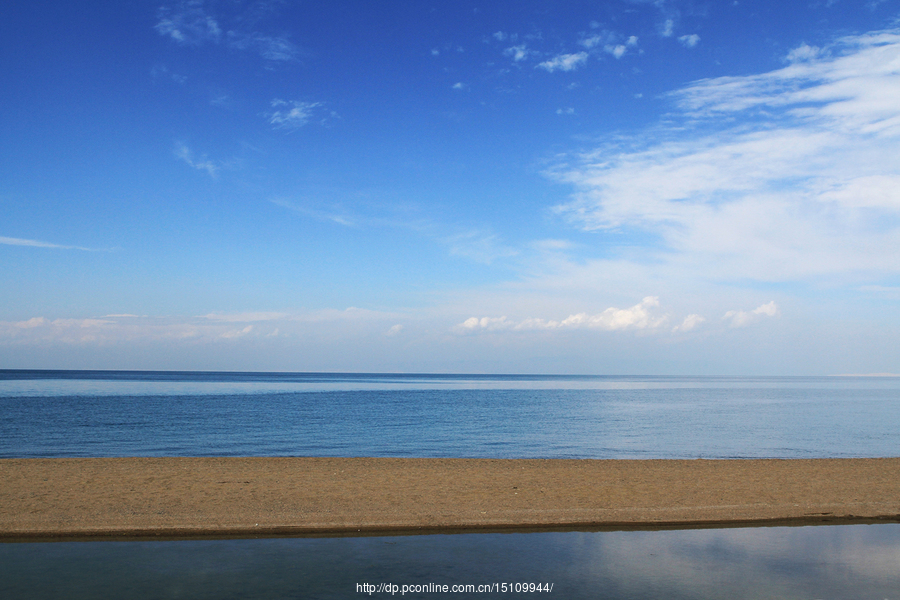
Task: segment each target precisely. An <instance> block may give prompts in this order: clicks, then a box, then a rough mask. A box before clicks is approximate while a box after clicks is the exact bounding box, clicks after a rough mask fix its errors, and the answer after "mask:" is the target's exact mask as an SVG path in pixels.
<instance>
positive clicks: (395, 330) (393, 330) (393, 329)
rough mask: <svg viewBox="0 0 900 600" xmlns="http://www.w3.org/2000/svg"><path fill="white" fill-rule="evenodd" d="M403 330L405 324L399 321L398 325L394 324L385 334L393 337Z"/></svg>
mask: <svg viewBox="0 0 900 600" xmlns="http://www.w3.org/2000/svg"><path fill="white" fill-rule="evenodd" d="M401 331H403V325H401V324H400V323H397V324H396V325H392V326H391V328H390V329H388V330H387V332H386V333H385V335H386V336H390V337H393V336H395V335H398V334H399V333H400V332H401Z"/></svg>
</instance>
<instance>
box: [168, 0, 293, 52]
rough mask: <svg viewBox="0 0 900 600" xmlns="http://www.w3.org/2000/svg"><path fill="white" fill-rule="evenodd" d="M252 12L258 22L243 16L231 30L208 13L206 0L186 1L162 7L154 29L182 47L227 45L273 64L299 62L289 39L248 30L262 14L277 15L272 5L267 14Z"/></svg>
mask: <svg viewBox="0 0 900 600" xmlns="http://www.w3.org/2000/svg"><path fill="white" fill-rule="evenodd" d="M249 11H250V12H255V13H257V14H256V15H255V17H254V18H246V17H247V15H240V16H239V17H238V18H237V19H234V20H235V23H234V25H235V26H234V28H227V27H225V26H224V25H222V24H221V19H218V18H216V17H215V16H214V15H213V14H212V13H211V11H210V10H208V9H207V7H206V6H205V4H204V2H203V0H186V1H182V2H179V3H176V4H173V5H170V6H163V7H161V8H160V9H159V11H158V12H157V23H156V25H155V26H154V29H156V31H157V32H158V33H159V34H160V35H162V36H165V37H168V38H171V39H173V40H175V42H177V43H179V44H182V45H187V46H199V45H202V44H205V43H211V44H223V45H224V46H226V47H228V48H233V49H235V50H247V51H251V52H255V53H257V54H259V55H260V56H261V57H262V58H264V59H266V60H270V61H293V60H297V59H298V58H299V56H300V50H299V49H298V48H297V46H296V45H294V44H293V43H292V42H291V41H290V40H289V39H288V38H287V37H286V36H284V35H268V34H265V33H262V32H259V31H248V30H247V29H245V27H246V24H247V23H254V24H255V23H256V22H257V21H259V16H260V14H262V13H267V16H271V14H269V13H272V12H273V11H272V5H269V6H268V7H267V8H266V9H265V10H259V7H258V6H255V7H251V8H250V9H249ZM223 28H226V29H227V31H225V30H223Z"/></svg>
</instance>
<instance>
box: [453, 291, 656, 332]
mask: <svg viewBox="0 0 900 600" xmlns="http://www.w3.org/2000/svg"><path fill="white" fill-rule="evenodd" d="M657 308H659V298H657V297H655V296H647V297H646V298H644V299H643V300H641V301H640V302H639V303H638V304H635V305H634V306H632V307H631V308H615V307H610V308H607V309H606V310H604V311H603V312H601V313H598V314H594V315H591V314H588V313H577V314H573V315H569V316H568V317H566V318H565V319H562V320H559V321H556V320H545V319H538V318H527V319H523V320H520V321H515V320H511V319H509V318H507V317H506V316H502V317H480V318H479V317H470V318H468V319H466V320H465V321H463V322H462V323H460V324H459V325H457V326H456V327H455V328H454V329H455V331H457V332H459V333H478V332H486V331H507V330H514V331H523V330H549V329H599V330H602V331H616V330H625V329H657V328H659V327H661V326H663V325H665V323H666V322H667V321H668V316H667V315H657V314H654V313H655V309H657Z"/></svg>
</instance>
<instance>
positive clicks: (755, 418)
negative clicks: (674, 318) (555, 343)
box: [0, 371, 900, 600]
mask: <svg viewBox="0 0 900 600" xmlns="http://www.w3.org/2000/svg"><path fill="white" fill-rule="evenodd" d="M898 423H900V378H843V377H821V378H800V377H797V378H791V377H779V378H687V377H685V378H680V377H562V376H560V377H555V376H492V375H484V376H446V375H391V376H384V375H341V374H270V373H128V372H72V371H66V372H36V371H0V457H6V458H9V457H52V456H177V455H196V456H203V455H232V456H235V455H257V456H267V455H268V456H292V455H294V456H296V455H305V456H459V457H465V456H471V457H491V458H505V457H510V458H513V457H566V458H692V457H698V456H702V457H704V458H735V457H781V458H815V457H845V456H861V457H867V456H868V457H880V456H898V455H900V443H898V442H900V437H898V435H897V433H896V431H897V425H898ZM429 583H432V584H439V585H447V586H453V585H469V584H471V585H475V586H478V585H483V586H484V585H487V586H490V585H494V584H496V586H497V587H496V588H494V589H495V590H496V589H497V588H499V586H500V585H502V584H503V583H507V584H511V585H512V588H511V589H512V590H513V591H511V592H506V593H503V592H502V591H491V592H483V593H467V592H463V593H452V592H450V591H448V592H447V593H438V592H434V593H407V594H405V595H401V591H402V588H401V587H400V586H403V585H423V584H429ZM517 583H518V584H522V583H526V584H527V583H533V584H542V585H545V584H552V585H553V588H552V591H549V592H545V591H542V592H522V593H516V592H515V585H516V584H517ZM363 584H372V585H373V586H378V585H379V584H392V585H397V586H398V588H397V591H396V592H395V593H394V594H393V596H394V597H404V598H435V597H445V596H446V597H453V598H472V597H477V598H490V597H522V596H528V597H531V596H537V597H553V598H565V599H569V598H576V599H578V598H609V599H625V598H628V599H631V598H635V599H638V598H640V599H645V598H646V599H677V598H697V599H700V598H703V599H707V598H709V599H712V598H728V599H743V598H747V599H750V598H798V599H808V600H813V599H816V598H821V599H823V600H825V599H872V600H883V599H892V600H900V524H883V525H853V526H827V527H826V526H820V527H771V528H734V529H698V530H679V531H675V530H666V531H626V532H612V531H606V532H544V533H507V534H460V535H426V536H395V537H363V538H278V539H244V540H196V541H146V542H144V541H141V542H134V541H130V542H64V543H26V544H23V543H6V544H0V598H2V599H6V598H11V599H19V598H29V599H30V598H36V599H46V598H65V599H76V600H77V599H80V598H137V599H143V598H148V599H149V598H351V597H367V596H368V597H385V598H386V597H388V596H391V594H390V593H389V592H380V593H379V592H378V591H375V592H374V593H372V594H371V595H370V594H367V593H365V592H364V591H362V590H363V589H364V588H362V587H359V588H358V587H357V585H359V586H362V585H363ZM374 589H376V590H377V589H378V588H377V587H375V588H374ZM357 590H360V591H357Z"/></svg>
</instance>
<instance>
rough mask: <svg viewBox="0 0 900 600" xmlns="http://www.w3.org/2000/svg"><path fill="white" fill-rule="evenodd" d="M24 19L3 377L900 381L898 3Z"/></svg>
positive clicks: (419, 8)
mask: <svg viewBox="0 0 900 600" xmlns="http://www.w3.org/2000/svg"><path fill="white" fill-rule="evenodd" d="M0 16H2V20H0V28H2V31H0V67H2V68H0V90H2V91H0V106H2V111H0V153H2V154H0V207H2V211H0V277H2V280H3V282H4V284H3V293H2V294H0V367H5V368H116V369H123V368H125V369H127V368H134V369H231V370H292V371H394V372H396V371H406V372H415V371H420V372H421V371H430V372H558V373H596V374H626V373H637V374H723V375H724V374H729V375H730V374H813V375H815V374H836V373H880V372H895V373H896V372H900V344H897V343H896V340H897V339H898V337H900V311H898V308H900V161H898V159H897V156H900V5H898V4H897V3H896V2H876V1H873V2H848V1H847V0H838V1H827V2H826V1H821V2H820V1H810V2H775V1H749V0H747V1H745V0H739V1H737V2H697V1H679V0H654V1H642V0H610V1H607V2H565V3H550V2H491V3H484V4H482V3H477V2H476V3H470V2H439V3H432V2H377V3H373V2H332V3H313V2H290V1H283V2H279V1H258V2H250V1H238V0H220V1H215V0H205V1H200V0H193V1H187V2H183V1H182V2H168V1H163V2H160V1H159V0H157V1H154V2H144V1H140V0H137V1H134V2H89V3H59V2H20V1H18V0H12V1H10V2H6V3H4V5H3V8H2V9H0Z"/></svg>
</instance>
